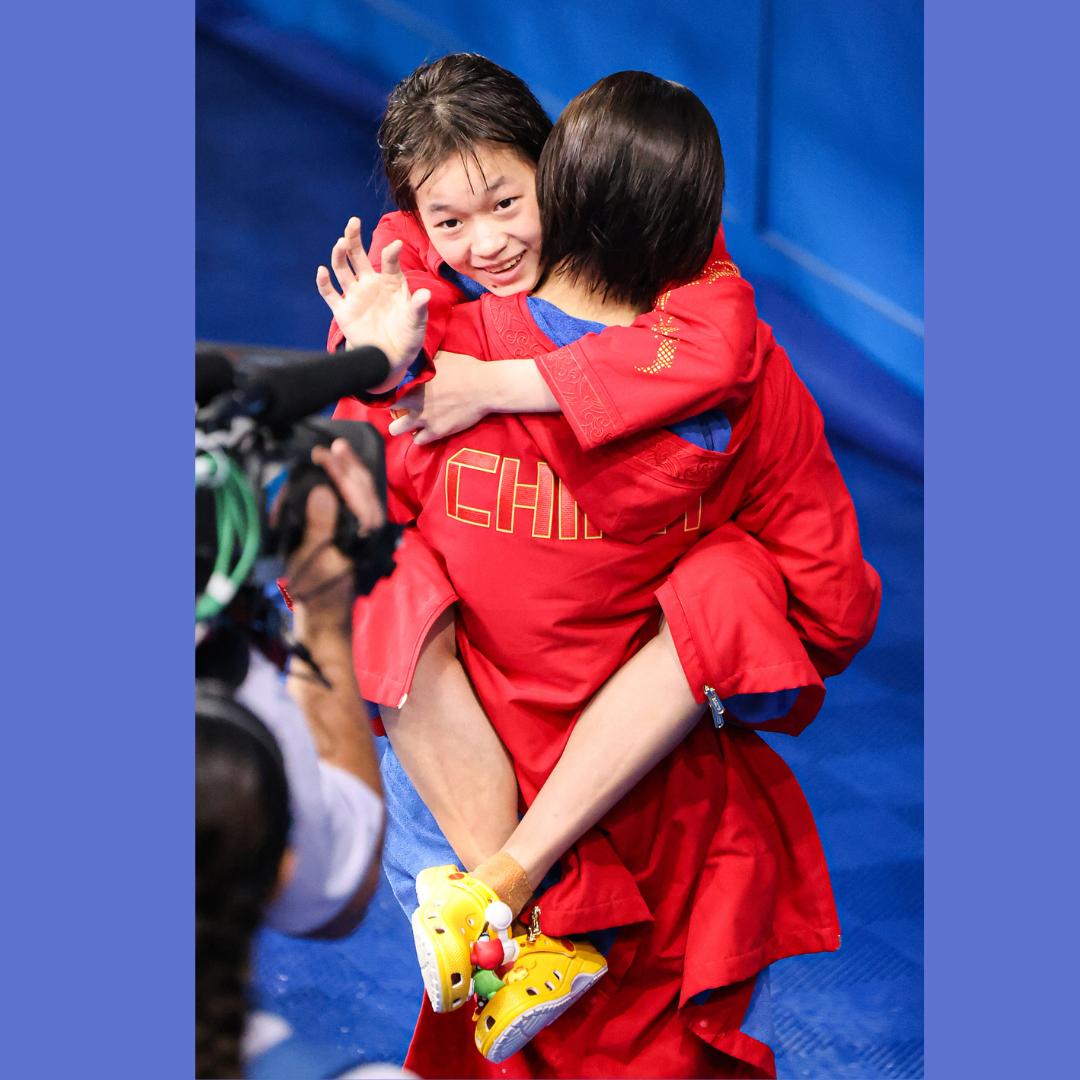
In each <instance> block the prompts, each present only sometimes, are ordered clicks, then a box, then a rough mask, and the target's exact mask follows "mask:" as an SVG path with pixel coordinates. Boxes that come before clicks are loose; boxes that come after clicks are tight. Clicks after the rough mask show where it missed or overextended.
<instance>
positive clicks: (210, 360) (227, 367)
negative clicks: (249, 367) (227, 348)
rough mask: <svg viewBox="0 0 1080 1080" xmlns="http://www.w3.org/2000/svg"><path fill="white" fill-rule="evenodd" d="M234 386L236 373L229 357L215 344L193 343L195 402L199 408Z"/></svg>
mask: <svg viewBox="0 0 1080 1080" xmlns="http://www.w3.org/2000/svg"><path fill="white" fill-rule="evenodd" d="M235 386H236V373H235V370H234V368H233V366H232V364H231V363H230V361H229V358H228V357H227V356H226V355H225V354H224V353H223V352H222V351H221V350H220V349H219V348H217V347H216V346H214V345H207V344H205V343H202V342H196V344H195V402H196V404H197V405H198V406H199V408H200V409H201V408H202V407H203V406H204V405H209V404H210V402H211V401H213V400H214V398H216V397H217V396H218V394H223V393H224V392H225V391H226V390H232V389H233V388H234V387H235Z"/></svg>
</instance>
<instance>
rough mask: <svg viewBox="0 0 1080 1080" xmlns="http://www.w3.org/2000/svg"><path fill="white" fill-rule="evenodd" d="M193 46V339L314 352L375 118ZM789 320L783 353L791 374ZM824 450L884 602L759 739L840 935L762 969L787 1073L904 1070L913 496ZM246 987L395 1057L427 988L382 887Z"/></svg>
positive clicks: (221, 51)
mask: <svg viewBox="0 0 1080 1080" xmlns="http://www.w3.org/2000/svg"><path fill="white" fill-rule="evenodd" d="M196 50H197V65H198V66H197V120H198V127H197V146H198V164H197V187H196V193H197V204H196V225H197V254H196V270H197V282H196V297H197V305H198V306H197V321H196V332H197V335H198V336H199V337H203V338H210V339H218V340H229V341H250V342H261V343H266V344H278V345H292V346H299V347H305V348H310V349H319V348H323V347H324V346H325V340H326V329H327V326H328V324H329V312H328V310H327V308H326V306H325V305H324V303H323V301H322V300H321V298H320V297H319V296H318V294H317V293H316V291H315V287H314V277H315V267H316V266H317V265H318V264H319V263H320V262H323V263H325V262H326V261H327V259H328V257H329V250H330V246H331V244H332V243H333V241H334V239H335V238H336V237H337V236H338V235H339V234H340V231H341V228H342V226H343V225H344V223H345V221H346V219H347V218H348V217H349V215H350V214H353V213H359V214H360V215H361V217H362V218H363V220H364V225H365V235H366V236H368V235H370V230H371V228H372V227H373V225H374V224H375V221H376V220H377V218H378V216H379V214H380V213H381V212H382V211H383V209H384V205H385V203H384V199H383V196H382V194H381V191H380V189H379V187H378V185H377V184H376V183H375V182H374V181H373V176H374V171H375V163H376V160H377V158H376V155H377V147H376V143H375V130H374V127H373V125H372V123H371V122H370V120H365V119H364V118H362V117H361V116H359V115H356V114H350V113H349V112H348V111H347V110H345V109H343V108H342V107H341V106H340V105H338V104H335V103H334V102H332V101H331V100H330V99H329V98H327V97H326V96H325V95H322V94H320V92H318V91H317V90H314V89H311V88H309V87H307V86H305V85H304V84H303V83H301V82H299V81H297V79H295V78H294V77H291V76H287V75H283V74H281V73H280V72H277V71H275V70H274V69H273V68H272V67H269V66H267V65H266V64H264V63H262V62H260V61H258V60H255V59H252V58H251V57H250V56H248V55H245V54H244V53H243V52H242V51H240V50H238V49H236V48H233V47H231V46H229V45H226V44H223V43H222V42H220V41H217V40H214V39H213V38H212V37H209V36H207V35H206V34H202V33H200V34H199V35H198V37H197V40H196ZM796 322H797V320H796V321H793V323H792V326H791V327H788V328H786V332H785V335H784V339H783V343H784V345H785V346H786V347H787V349H788V351H789V352H790V353H791V355H792V359H793V362H794V363H795V366H796V368H798V367H799V338H798V333H797V326H796V325H795V323H796ZM819 336H820V335H819ZM808 347H809V346H808ZM815 347H816V344H815ZM830 439H831V440H832V442H833V446H834V450H835V451H836V456H837V460H838V461H839V463H840V467H841V470H842V471H843V473H844V477H845V480H846V482H847V484H848V487H849V489H850V490H851V493H852V496H853V498H854V500H855V505H856V508H857V510H858V513H859V521H860V525H861V529H862V537H863V546H864V550H865V552H866V555H867V558H868V559H869V560H870V561H871V563H873V565H874V566H875V567H876V568H877V570H878V572H879V573H880V574H881V577H882V580H883V583H884V596H883V601H882V613H881V620H880V622H879V625H878V630H877V634H876V635H875V638H874V640H873V642H872V643H871V644H870V646H869V647H868V648H867V649H865V650H864V651H863V653H862V654H860V656H859V657H858V658H857V659H856V661H855V663H854V664H853V665H852V666H851V668H850V670H849V671H848V672H846V673H845V674H844V675H843V676H840V677H839V678H838V679H834V680H830V685H829V693H828V697H827V699H826V703H825V706H824V708H823V709H822V712H821V715H820V716H819V717H818V719H817V720H816V721H815V722H814V723H813V724H812V725H811V726H810V728H808V729H807V731H805V732H804V733H803V735H801V736H800V737H799V738H798V739H789V738H785V737H784V736H780V735H776V736H769V741H770V743H771V744H772V745H773V746H775V747H776V749H777V750H778V751H779V752H780V753H781V754H782V755H783V756H784V757H785V759H786V760H787V761H788V762H789V763H790V764H791V767H792V769H793V770H794V771H795V774H796V775H797V776H798V778H799V780H800V782H801V783H802V785H803V788H804V790H805V792H806V795H807V798H808V800H809V802H810V805H811V807H812V808H813V811H814V814H815V816H816V817H817V820H818V824H819V827H820V830H821V835H822V841H823V843H824V846H825V851H826V855H827V856H828V859H829V865H830V868H831V871H832V878H833V886H834V889H835V892H836V897H837V904H838V906H839V908H840V919H841V928H842V930H843V939H842V941H843V944H842V947H841V949H840V951H839V952H838V953H835V954H828V955H824V956H818V957H807V958H794V959H791V960H787V961H784V962H782V963H780V964H777V965H776V966H775V968H774V971H773V976H772V989H773V994H774V1021H775V1026H776V1032H777V1035H778V1038H779V1042H780V1047H779V1050H778V1053H777V1064H778V1070H779V1075H780V1076H781V1077H828V1078H834V1080H835V1078H840V1077H859V1078H861V1080H871V1078H876V1077H918V1076H922V1074H923V1073H922V1045H923V1044H922V1002H923V997H922V974H923V966H922V913H923V906H922V819H923V797H922V743H923V736H922V647H923V634H922V485H921V483H919V482H917V481H916V480H914V479H910V478H908V477H906V476H902V475H900V474H898V473H896V472H894V471H892V470H891V469H890V468H889V467H888V466H887V465H885V464H883V463H882V462H881V460H880V459H876V458H872V457H870V456H867V455H865V454H863V453H861V452H860V451H859V450H858V449H857V448H856V447H855V446H853V445H852V444H850V443H847V442H845V441H843V440H842V439H837V438H833V436H832V435H830ZM254 991H255V993H256V995H257V996H258V997H259V998H260V999H261V1001H262V1002H263V1004H264V1005H265V1006H267V1007H269V1008H271V1009H272V1010H273V1011H275V1012H278V1013H280V1014H281V1015H282V1016H284V1017H285V1018H286V1019H287V1020H288V1021H289V1022H290V1023H291V1024H292V1025H293V1027H294V1029H295V1030H296V1032H297V1034H298V1035H301V1036H303V1037H305V1038H308V1039H311V1040H313V1041H317V1042H322V1043H326V1044H330V1045H334V1046H339V1047H342V1048H346V1049H351V1050H356V1051H358V1052H360V1053H363V1054H364V1055H365V1056H366V1057H367V1058H369V1059H379V1058H382V1059H383V1060H390V1061H396V1062H401V1061H402V1060H403V1058H404V1055H405V1051H406V1049H407V1046H408V1042H409V1038H410V1035H411V1032H412V1028H413V1024H414V1022H415V1019H416V1016H417V1013H418V1012H419V1007H420V1002H421V997H422V992H423V991H422V983H421V980H420V976H419V971H418V969H417V966H416V960H415V955H414V953H413V947H412V936H411V932H410V930H409V926H408V923H407V922H406V920H405V917H404V915H403V914H402V913H401V909H400V908H399V907H398V905H397V903H396V902H395V900H394V898H393V896H392V894H391V892H390V889H389V886H388V885H387V884H386V882H385V880H384V881H383V884H382V886H381V887H380V890H379V892H378V893H377V894H376V897H375V900H374V901H373V903H372V906H371V909H370V912H369V914H368V916H367V918H366V919H365V921H364V923H363V924H362V925H361V926H360V928H359V929H358V930H357V931H356V933H355V934H353V936H352V937H350V938H349V939H347V940H345V941H342V942H304V941H294V940H290V939H287V938H283V937H280V936H278V935H276V934H271V933H264V934H262V935H261V936H260V939H259V943H258V949H257V952H256V957H255V965H254Z"/></svg>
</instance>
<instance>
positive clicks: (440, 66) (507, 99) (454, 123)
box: [379, 53, 551, 212]
mask: <svg viewBox="0 0 1080 1080" xmlns="http://www.w3.org/2000/svg"><path fill="white" fill-rule="evenodd" d="M550 133H551V119H550V117H549V116H548V114H547V113H546V112H544V109H543V106H542V105H541V104H540V102H539V101H537V100H536V98H535V96H534V95H533V93H532V91H531V90H530V89H529V88H528V86H526V85H525V83H524V82H523V81H522V80H521V79H519V78H518V77H517V76H516V75H515V74H514V73H513V72H511V71H507V70H506V68H502V67H499V65H498V64H495V63H492V61H490V60H488V59H487V58H486V57H483V56H477V55H476V54H475V53H451V54H450V55H449V56H444V57H443V58H442V59H441V60H436V61H435V62H434V63H431V64H426V65H425V66H424V67H421V68H417V69H416V71H414V72H413V73H412V74H411V75H410V76H409V77H408V78H406V79H403V80H402V81H401V82H399V83H398V84H397V86H395V87H394V89H393V91H392V92H391V94H390V99H389V101H388V102H387V105H386V114H385V115H384V116H383V120H382V124H381V125H380V127H379V146H380V148H381V149H382V155H383V169H384V170H385V172H386V179H387V181H388V182H389V184H390V195H391V198H393V200H394V202H395V203H396V204H397V206H398V208H399V209H401V210H407V211H410V212H415V211H416V189H417V188H418V187H420V185H421V184H422V183H423V182H424V181H425V180H427V178H428V177H429V176H430V175H431V174H432V173H433V172H434V171H435V169H437V168H438V167H439V165H441V164H442V163H443V162H444V161H445V160H446V159H447V158H449V157H452V156H454V155H455V154H456V155H457V156H458V157H460V158H461V161H462V164H466V158H467V157H471V158H472V159H473V160H474V161H477V157H476V153H477V147H478V146H479V145H480V144H481V143H495V144H504V145H506V146H508V147H510V148H512V149H514V150H516V151H517V152H518V153H519V154H521V155H522V156H523V157H525V158H527V159H528V160H529V161H531V162H532V163H533V164H534V165H535V164H536V162H537V161H539V160H540V151H541V150H543V148H544V143H545V142H546V140H547V137H548V135H549V134H550ZM477 164H479V162H478V161H477Z"/></svg>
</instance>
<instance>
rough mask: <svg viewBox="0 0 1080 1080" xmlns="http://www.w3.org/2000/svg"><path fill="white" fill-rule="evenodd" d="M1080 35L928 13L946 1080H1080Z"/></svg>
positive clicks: (930, 393)
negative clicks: (1079, 1032) (1075, 679)
mask: <svg viewBox="0 0 1080 1080" xmlns="http://www.w3.org/2000/svg"><path fill="white" fill-rule="evenodd" d="M1070 24H1071V25H1070ZM1077 29H1078V28H1077V15H1076V10H1075V8H1066V6H1065V5H1064V4H1062V3H1046V2H1043V3H1036V4H1033V5H1028V6H1027V7H1025V8H1024V9H1023V10H1022V11H1021V10H1020V9H1015V8H1006V7H1004V6H1001V7H996V6H990V7H987V6H982V7H980V8H978V9H975V8H972V7H971V5H968V4H961V3H958V2H955V0H953V2H949V3H944V4H932V5H928V8H927V12H926V90H927V96H926V99H927V105H926V149H927V158H926V160H927V171H926V237H927V246H926V254H927V275H926V300H927V306H926V325H927V328H928V332H927V338H926V342H927V354H926V371H927V379H926V453H927V467H926V521H927V541H926V598H927V604H926V808H927V812H928V818H927V833H926V892H927V907H926V1060H927V1065H928V1069H927V1075H928V1076H931V1077H941V1078H946V1077H959V1076H964V1077H967V1076H972V1077H974V1076H980V1077H981V1076H1002V1077H1005V1076H1010V1077H1011V1076H1023V1075H1039V1076H1053V1075H1058V1073H1059V1071H1060V1073H1061V1075H1066V1074H1067V1072H1066V1069H1067V1065H1068V1063H1069V1062H1071V1063H1072V1069H1071V1070H1070V1071H1073V1070H1075V1068H1076V1062H1075V1059H1076V1053H1075V1050H1074V1039H1073V1038H1072V1037H1071V1036H1069V1034H1068V1032H1069V1031H1071V1030H1073V1028H1074V1024H1075V1016H1074V1015H1073V1010H1072V1009H1071V1008H1070V1007H1069V1004H1068V1002H1069V998H1070V996H1072V995H1070V994H1068V993H1066V992H1065V991H1066V986H1067V985H1068V984H1070V983H1071V982H1072V981H1073V980H1074V979H1075V975H1074V971H1073V963H1072V957H1073V956H1075V953H1076V947H1075V945H1074V944H1072V940H1073V937H1074V932H1073V931H1074V927H1073V922H1074V918H1073V917H1072V916H1073V915H1074V912H1075V907H1076V900H1075V892H1074V891H1073V890H1072V889H1070V888H1069V887H1068V886H1069V883H1070V880H1071V878H1072V877H1073V876H1074V875H1073V874H1071V873H1070V871H1071V864H1072V863H1073V862H1074V856H1073V855H1072V854H1071V853H1072V852H1073V851H1075V848H1076V840H1075V835H1073V833H1074V828H1071V827H1070V826H1071V825H1072V824H1073V823H1074V822H1075V818H1076V812H1075V799H1074V798H1070V797H1069V793H1070V792H1071V791H1073V790H1075V785H1076V781H1075V778H1074V775H1073V773H1074V771H1075V770H1074V763H1075V760H1076V754H1075V746H1076V734H1075V732H1076V724H1075V707H1074V706H1073V705H1072V703H1071V694H1068V693H1065V695H1064V699H1065V701H1064V703H1063V701H1062V697H1063V693H1062V692H1063V690H1064V689H1065V687H1066V686H1067V685H1068V683H1069V681H1071V678H1072V672H1073V671H1074V670H1075V641H1076V634H1075V629H1074V627H1075V615H1074V612H1075V607H1076V605H1075V597H1076V585H1075V579H1074V577H1073V574H1072V566H1071V564H1072V562H1073V559H1072V558H1071V554H1072V552H1074V551H1075V550H1076V539H1075V532H1074V531H1073V530H1072V529H1071V528H1070V526H1071V524H1072V520H1073V518H1074V517H1075V511H1074V506H1075V500H1076V480H1075V472H1074V471H1073V469H1072V468H1070V463H1069V457H1070V452H1072V456H1073V457H1075V452H1074V451H1072V447H1071V446H1070V443H1071V442H1072V441H1073V440H1072V438H1071V433H1072V432H1073V431H1074V430H1075V419H1074V413H1075V401H1076V399H1077V377H1076V361H1075V346H1073V345H1071V344H1070V330H1071V327H1069V326H1068V325H1067V324H1066V325H1064V326H1062V325H1061V323H1062V321H1063V320H1062V319H1061V316H1062V315H1064V314H1065V313H1067V312H1071V311H1073V310H1075V306H1076V301H1075V279H1076V274H1075V258H1076V255H1075V249H1076V241H1077V229H1076V220H1077V210H1076V197H1075V176H1076V166H1075V161H1074V160H1073V158H1074V151H1073V150H1072V145H1074V144H1075V140H1074V139H1073V138H1072V137H1071V136H1068V135H1067V134H1066V132H1067V130H1068V129H1069V126H1070V124H1069V121H1068V111H1069V108H1068V105H1067V101H1068V100H1070V99H1072V100H1075V96H1076V79H1075V74H1074V73H1075V57H1074V55H1073V43H1074V42H1075V40H1076V33H1077ZM1066 73H1069V74H1068V76H1067V75H1066ZM1070 144H1072V145H1070ZM1070 352H1071V354H1072V355H1071V356H1070V355H1069V354H1070ZM999 416H1000V417H1002V418H1003V419H1004V420H1005V423H1006V424H1007V425H1008V430H1009V434H1008V435H1007V436H1006V437H1005V438H1004V439H1003V440H1001V441H1000V442H998V441H996V440H995V443H994V446H993V449H992V450H990V451H989V452H988V443H987V440H986V436H985V433H986V425H987V422H988V421H990V422H991V423H992V422H993V419H994V418H996V417H999ZM1063 556H1064V558H1063ZM1070 646H1071V648H1070ZM1063 941H1064V942H1068V943H1069V944H1068V945H1063V944H1062V942H1063Z"/></svg>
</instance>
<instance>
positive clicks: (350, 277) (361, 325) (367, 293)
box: [315, 217, 431, 394]
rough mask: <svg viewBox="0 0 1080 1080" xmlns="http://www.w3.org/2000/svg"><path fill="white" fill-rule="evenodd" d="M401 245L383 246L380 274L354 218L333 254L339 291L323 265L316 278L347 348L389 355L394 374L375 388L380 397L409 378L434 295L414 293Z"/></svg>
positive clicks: (423, 291) (331, 263) (333, 265)
mask: <svg viewBox="0 0 1080 1080" xmlns="http://www.w3.org/2000/svg"><path fill="white" fill-rule="evenodd" d="M401 247H402V244H401V241H400V240H395V241H394V242H393V243H392V244H389V245H387V247H385V248H383V252H382V272H381V273H379V272H378V271H376V270H375V268H374V267H373V266H372V265H371V260H370V259H369V258H368V256H367V252H366V251H365V250H364V245H363V243H362V242H361V241H360V219H359V218H355V217H354V218H350V219H349V223H348V225H346V227H345V236H342V237H340V238H339V239H338V242H337V243H336V244H335V245H334V249H333V251H332V252H331V255H330V265H331V266H332V267H333V270H334V276H335V277H336V278H337V282H338V285H339V286H340V287H341V293H340V294H339V293H338V291H337V289H335V288H334V287H333V285H332V284H331V283H330V271H329V270H327V269H326V267H325V266H320V267H319V269H318V272H317V273H316V275H315V284H316V286H317V287H318V290H319V295H320V296H321V297H322V298H323V299H324V300H325V301H326V303H327V306H328V307H329V308H330V310H331V311H332V312H333V313H334V318H335V319H336V320H337V324H338V326H339V327H340V328H341V331H342V333H343V334H344V335H345V341H346V342H347V344H348V346H349V348H351V349H355V348H358V347H359V346H361V345H377V346H378V347H379V348H380V349H382V350H383V352H384V353H386V357H387V359H388V360H389V361H390V376H389V378H388V379H387V380H386V382H384V383H383V384H382V385H381V386H377V387H375V388H374V389H373V390H372V393H376V394H379V393H385V392H386V391H387V390H392V389H394V387H396V386H397V385H398V383H400V382H401V380H402V379H403V378H404V377H405V373H406V372H407V371H408V369H409V365H410V364H411V363H412V362H413V361H414V360H415V359H416V356H417V354H418V353H419V352H420V349H421V348H422V347H423V344H424V333H425V331H426V330H427V304H428V300H430V299H431V293H430V292H429V291H428V290H427V289H417V291H416V293H415V294H411V293H410V291H409V285H408V282H407V280H406V278H405V275H404V274H403V273H402V272H401V267H400V265H399V263H398V256H399V254H400V253H401ZM350 264H351V265H350Z"/></svg>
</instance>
